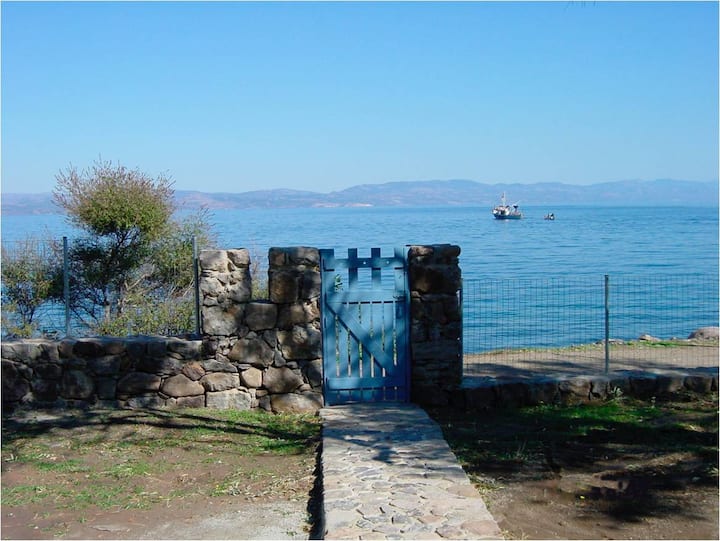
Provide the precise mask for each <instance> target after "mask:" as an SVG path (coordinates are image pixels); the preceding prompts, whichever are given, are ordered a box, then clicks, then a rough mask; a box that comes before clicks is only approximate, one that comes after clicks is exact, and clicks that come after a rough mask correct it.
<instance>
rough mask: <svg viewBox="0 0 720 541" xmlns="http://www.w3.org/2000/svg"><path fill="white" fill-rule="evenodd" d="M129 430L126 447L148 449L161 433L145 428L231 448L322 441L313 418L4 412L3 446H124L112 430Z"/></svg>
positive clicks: (292, 447) (281, 449)
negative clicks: (88, 440) (42, 441)
mask: <svg viewBox="0 0 720 541" xmlns="http://www.w3.org/2000/svg"><path fill="white" fill-rule="evenodd" d="M122 427H127V428H128V429H129V430H128V431H127V432H126V433H125V434H124V436H123V439H124V440H126V441H125V443H128V444H129V443H132V444H137V445H148V446H151V445H153V444H157V443H158V441H157V440H158V438H157V435H154V434H153V433H152V432H144V431H142V430H140V429H142V428H152V429H163V430H166V431H173V432H174V433H175V434H176V435H178V436H179V441H178V443H180V442H182V443H183V444H185V445H193V444H196V443H197V444H202V445H209V444H213V443H214V444H232V443H233V442H234V440H235V438H252V439H253V440H254V442H255V443H256V445H255V446H249V447H248V448H247V450H248V451H251V450H253V449H255V450H257V449H258V448H259V449H261V450H262V451H265V452H277V453H288V452H289V453H292V452H298V453H301V452H304V451H305V450H307V449H308V448H310V447H311V446H314V445H315V444H316V443H317V441H318V440H319V437H320V428H319V423H318V422H317V420H316V419H315V418H313V417H312V416H309V415H305V416H301V415H271V414H266V413H259V412H238V411H221V410H207V412H205V410H189V409H178V410H122V409H117V410H115V409H113V410H109V409H102V410H95V409H86V410H76V409H72V410H62V409H52V410H41V411H32V412H22V411H18V412H14V413H12V414H3V420H2V438H3V447H4V448H5V447H7V446H11V445H12V444H13V443H14V442H15V441H17V440H20V439H22V440H33V439H38V438H42V437H44V436H46V435H48V434H50V433H57V432H58V431H84V432H90V431H92V433H93V435H94V436H93V440H92V443H93V444H101V443H104V442H108V443H111V442H112V443H121V442H118V441H116V440H117V438H118V434H117V431H116V430H114V429H117V428H122Z"/></svg>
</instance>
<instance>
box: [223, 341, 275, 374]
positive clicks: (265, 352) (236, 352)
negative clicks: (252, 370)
mask: <svg viewBox="0 0 720 541" xmlns="http://www.w3.org/2000/svg"><path fill="white" fill-rule="evenodd" d="M274 353H275V352H274V351H273V350H272V349H271V348H270V346H269V345H268V344H267V342H265V340H263V339H262V338H261V337H259V336H256V335H253V336H250V337H248V338H241V339H240V340H238V341H237V342H235V345H234V346H233V348H232V350H231V351H230V353H229V354H228V358H229V359H230V360H231V361H237V362H241V363H245V364H249V365H252V366H256V367H260V368H264V367H266V366H270V365H271V364H272V363H273V355H274Z"/></svg>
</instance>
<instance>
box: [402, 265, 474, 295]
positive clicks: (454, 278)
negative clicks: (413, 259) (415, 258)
mask: <svg viewBox="0 0 720 541" xmlns="http://www.w3.org/2000/svg"><path fill="white" fill-rule="evenodd" d="M409 276H410V279H409V282H410V289H411V290H413V291H420V292H421V293H448V294H455V292H457V291H458V290H459V289H460V288H461V287H462V277H461V273H460V268H459V267H451V266H447V265H427V266H418V265H410V272H409Z"/></svg>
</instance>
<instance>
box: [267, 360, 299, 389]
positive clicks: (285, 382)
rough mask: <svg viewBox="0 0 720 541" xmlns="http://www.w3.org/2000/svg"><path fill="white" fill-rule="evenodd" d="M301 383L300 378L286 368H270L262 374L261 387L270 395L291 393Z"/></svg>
mask: <svg viewBox="0 0 720 541" xmlns="http://www.w3.org/2000/svg"><path fill="white" fill-rule="evenodd" d="M303 383H304V382H303V379H302V377H301V376H300V375H299V374H296V373H295V372H294V371H293V370H291V369H290V368H287V367H282V368H275V367H273V366H271V367H269V368H268V369H267V370H266V371H265V372H264V373H263V387H265V389H267V390H268V391H269V392H270V393H271V394H280V393H291V392H293V391H294V390H295V389H297V388H298V387H300V385H302V384H303Z"/></svg>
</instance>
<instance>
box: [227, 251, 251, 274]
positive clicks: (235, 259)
mask: <svg viewBox="0 0 720 541" xmlns="http://www.w3.org/2000/svg"><path fill="white" fill-rule="evenodd" d="M227 257H228V259H229V260H230V263H232V264H233V266H234V268H236V269H240V268H243V269H246V268H249V267H250V252H249V251H248V249H247V248H238V249H235V250H228V251H227Z"/></svg>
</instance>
